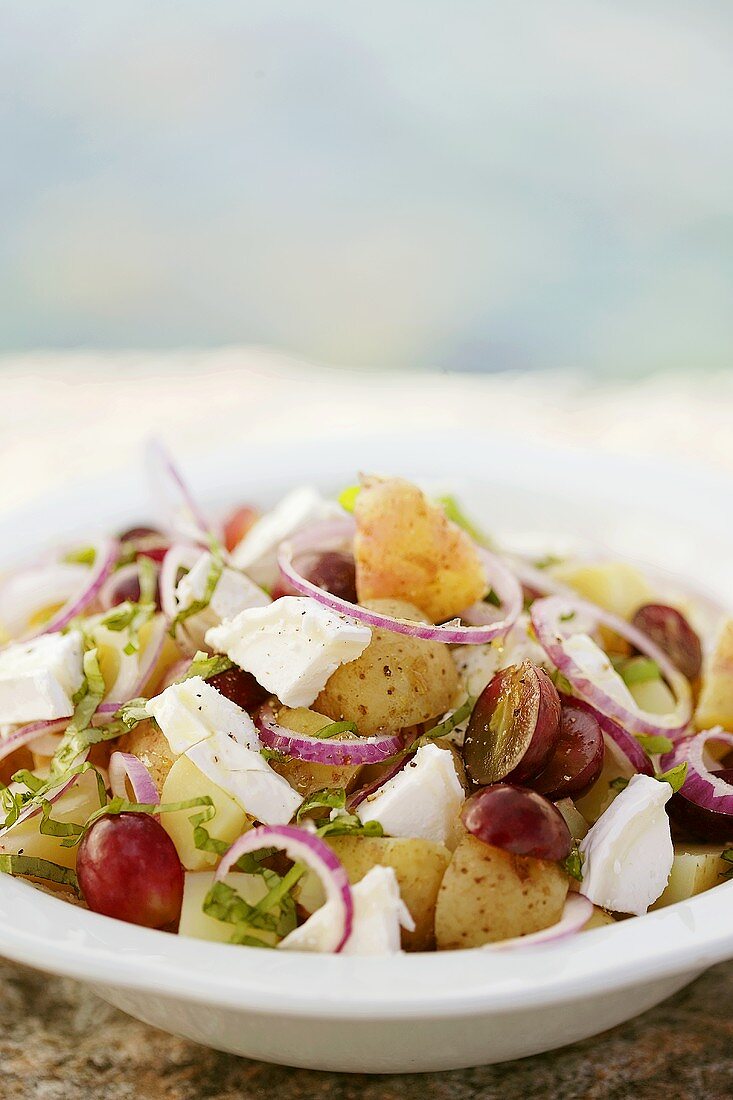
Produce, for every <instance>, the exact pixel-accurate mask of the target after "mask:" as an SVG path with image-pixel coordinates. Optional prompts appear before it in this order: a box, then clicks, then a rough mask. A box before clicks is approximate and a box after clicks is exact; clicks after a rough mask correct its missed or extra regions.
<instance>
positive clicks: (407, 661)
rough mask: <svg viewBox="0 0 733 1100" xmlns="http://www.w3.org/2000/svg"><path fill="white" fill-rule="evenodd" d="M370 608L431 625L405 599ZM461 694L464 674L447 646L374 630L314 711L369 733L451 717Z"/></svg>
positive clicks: (368, 604)
mask: <svg viewBox="0 0 733 1100" xmlns="http://www.w3.org/2000/svg"><path fill="white" fill-rule="evenodd" d="M365 606H366V607H368V608H371V609H372V610H373V611H381V612H383V613H384V614H386V615H392V616H394V617H395V618H401V619H412V620H415V621H418V622H427V621H428V620H427V619H426V618H425V616H424V615H423V613H422V612H421V611H419V610H418V608H416V607H414V606H413V605H412V604H409V603H404V602H403V601H401V600H367V601H366V603H365ZM457 695H458V673H457V672H456V666H455V663H454V662H453V660H452V658H451V655H450V651H449V649H448V647H447V646H446V645H445V644H444V643H443V642H426V641H423V640H422V639H420V638H408V637H407V636H406V635H404V634H395V633H394V632H392V631H389V630H372V640H371V642H370V643H369V645H368V646H367V648H366V649H365V650H364V652H363V653H362V654H361V656H360V657H357V659H356V660H355V661H350V662H349V663H348V664H346V665H341V667H340V668H338V669H336V671H335V672H334V674H333V675H332V676H331V677H330V679H329V680H328V683H327V684H326V686H325V688H324V689H323V691H322V692H321V694H320V695H319V696H318V698H317V699H316V701H315V703H314V707H315V709H316V710H317V711H320V712H321V713H322V714H327V715H328V716H329V717H330V718H331V719H333V720H339V721H340V720H342V719H344V720H346V721H349V722H356V724H357V726H358V728H359V732H360V733H361V734H364V735H369V734H374V733H378V732H380V731H383V730H401V729H404V728H405V727H406V726H414V725H416V724H417V723H419V722H427V721H428V720H429V719H432V718H435V717H436V716H437V715H442V714H445V712H446V711H448V710H450V708H451V706H452V705H453V703H454V701H455V699H456V697H457Z"/></svg>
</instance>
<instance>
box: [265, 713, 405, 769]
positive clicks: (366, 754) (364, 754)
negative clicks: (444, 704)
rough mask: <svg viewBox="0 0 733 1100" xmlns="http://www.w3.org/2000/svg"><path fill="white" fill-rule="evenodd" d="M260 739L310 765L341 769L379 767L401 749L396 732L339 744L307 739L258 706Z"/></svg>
mask: <svg viewBox="0 0 733 1100" xmlns="http://www.w3.org/2000/svg"><path fill="white" fill-rule="evenodd" d="M256 724H257V729H258V730H259V733H260V740H261V741H262V744H263V745H266V746H267V748H268V749H275V751H276V752H282V753H285V754H286V755H287V756H294V757H295V758H296V759H297V760H307V761H309V762H310V763H311V764H328V765H329V766H330V767H342V766H344V765H349V764H379V763H381V762H382V760H386V759H387V758H388V757H390V756H394V754H395V753H396V752H399V751H400V749H401V748H402V747H403V742H402V738H401V737H400V735H399V734H397V733H387V734H383V735H382V736H380V737H347V738H343V739H342V740H340V741H337V740H336V739H335V738H329V737H325V738H323V737H318V736H315V737H311V736H309V735H308V734H305V733H296V732H295V731H294V730H289V729H287V727H286V726H280V725H278V724H277V722H276V721H275V719H274V718H273V716H272V711H271V710H270V708H269V707H262V708H261V709H260V711H259V713H258V715H257V718H256Z"/></svg>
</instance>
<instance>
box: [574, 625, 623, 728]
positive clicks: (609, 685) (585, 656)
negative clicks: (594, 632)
mask: <svg viewBox="0 0 733 1100" xmlns="http://www.w3.org/2000/svg"><path fill="white" fill-rule="evenodd" d="M564 649H565V652H566V654H567V655H568V657H572V659H573V661H574V662H575V664H576V665H577V666H578V668H579V669H580V670H581V672H583V673H584V674H585V675H586V676H587V677H588V679H589V680H590V681H591V682H592V683H593V684H595V685H596V687H599V688H601V689H602V690H603V691H605V692H606V694H607V695H610V696H611V698H612V699H614V700H615V701H616V702H617V703H620V704H621V706H624V707H630V708H631V709H632V710H633V709H635V708H636V703H635V702H634V697H633V695H632V694H631V692H630V691H629V689H628V688H627V686H626V684H625V683H624V681H623V680H622V679H621V677H620V676H619V674H618V672H616V669H615V668H614V667H613V665H612V664H611V659H610V657H609V656H608V655H607V654H606V653H604V652H603V650H602V649H601V647H600V646H598V645H596V643H595V642H594V641H593V639H592V638H591V637H590V636H589V635H588V634H583V633H582V632H581V633H578V634H573V635H571V636H570V637H569V638H568V639H567V640H566V641H565V643H564Z"/></svg>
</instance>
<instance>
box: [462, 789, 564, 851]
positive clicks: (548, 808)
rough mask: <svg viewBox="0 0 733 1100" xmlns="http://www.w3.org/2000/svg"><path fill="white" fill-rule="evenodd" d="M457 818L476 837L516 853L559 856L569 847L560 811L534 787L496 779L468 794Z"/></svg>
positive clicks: (495, 846)
mask: <svg viewBox="0 0 733 1100" xmlns="http://www.w3.org/2000/svg"><path fill="white" fill-rule="evenodd" d="M461 819H462V821H463V824H464V825H465V826H466V828H467V829H468V831H469V833H471V834H472V835H473V836H475V837H477V839H478V840H483V841H484V843H485V844H491V845H492V846H493V847H494V848H502V849H503V850H504V851H505V852H513V853H514V854H515V855H518V856H532V857H533V858H534V859H551V860H561V859H566V858H567V857H568V856H569V855H570V852H571V851H572V848H573V838H572V836H571V835H570V830H569V829H568V827H567V824H566V823H565V819H564V817H563V816H562V814H561V813H560V811H559V810H556V809H555V807H554V806H553V805H552V803H551V802H548V800H547V799H546V798H543V797H542V795H541V794H537V792H536V791H528V790H526V789H525V788H523V787H516V786H514V784H512V783H496V784H494V785H493V786H491V787H485V788H484V789H483V790H481V791H477V792H476V794H473V795H471V797H470V798H469V799H468V801H467V802H466V803H465V804H464V807H463V812H462V814H461Z"/></svg>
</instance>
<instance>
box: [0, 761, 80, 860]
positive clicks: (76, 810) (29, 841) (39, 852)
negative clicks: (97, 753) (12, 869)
mask: <svg viewBox="0 0 733 1100" xmlns="http://www.w3.org/2000/svg"><path fill="white" fill-rule="evenodd" d="M98 809H99V789H98V787H97V777H96V775H95V773H94V772H93V771H87V772H82V773H81V775H80V776H78V778H77V779H76V782H75V783H74V785H73V786H72V787H70V789H69V790H68V791H67V792H66V794H63V795H62V796H61V798H59V800H58V801H57V802H54V803H53V806H52V807H51V817H52V819H53V820H54V821H62V822H64V823H67V822H73V823H74V824H76V825H84V824H85V823H86V821H87V819H88V818H89V817H90V816H91V815H92V814H93V813H94V811H95V810H98ZM40 824H41V814H40V813H37V814H34V815H33V817H29V818H27V819H26V820H25V821H21V822H20V824H18V825H16V826H14V827H13V828H12V829H11V830H10V832H8V833H7V834H6V835H5V836H4V837H3V838H2V840H0V851H3V852H13V853H15V854H18V853H22V854H23V855H24V856H32V857H33V858H35V859H48V860H50V861H51V862H52V863H58V864H60V865H61V866H62V867H75V866H76V856H77V852H78V850H79V849H78V846H77V845H75V846H74V847H73V848H66V847H64V846H63V845H62V843H61V841H62V840H63V837H60V836H50V835H49V834H46V833H41V832H39V825H40Z"/></svg>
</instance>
